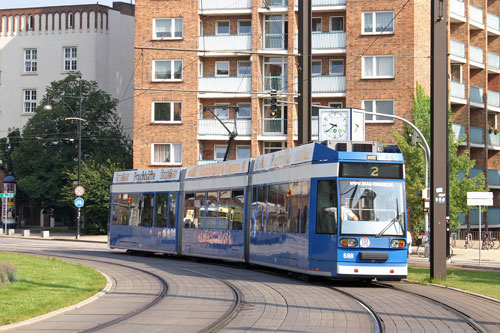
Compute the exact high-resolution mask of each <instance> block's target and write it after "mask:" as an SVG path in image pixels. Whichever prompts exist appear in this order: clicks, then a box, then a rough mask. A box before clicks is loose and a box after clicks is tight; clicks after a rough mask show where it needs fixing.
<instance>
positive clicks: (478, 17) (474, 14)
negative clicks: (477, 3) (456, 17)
mask: <svg viewBox="0 0 500 333" xmlns="http://www.w3.org/2000/svg"><path fill="white" fill-rule="evenodd" d="M469 19H470V20H471V22H475V23H477V24H483V10H482V9H481V8H477V7H474V6H472V5H469Z"/></svg>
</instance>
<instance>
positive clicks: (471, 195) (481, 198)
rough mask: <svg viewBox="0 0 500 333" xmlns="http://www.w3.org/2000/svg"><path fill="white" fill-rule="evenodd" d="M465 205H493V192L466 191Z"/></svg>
mask: <svg viewBox="0 0 500 333" xmlns="http://www.w3.org/2000/svg"><path fill="white" fill-rule="evenodd" d="M467 206H493V192H467Z"/></svg>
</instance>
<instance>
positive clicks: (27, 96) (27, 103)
mask: <svg viewBox="0 0 500 333" xmlns="http://www.w3.org/2000/svg"><path fill="white" fill-rule="evenodd" d="M23 106H24V107H23V112H24V113H35V109H36V90H31V89H27V90H23Z"/></svg>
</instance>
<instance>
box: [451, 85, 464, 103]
mask: <svg viewBox="0 0 500 333" xmlns="http://www.w3.org/2000/svg"><path fill="white" fill-rule="evenodd" d="M450 96H451V97H456V98H461V99H465V84H463V83H460V82H455V81H451V82H450Z"/></svg>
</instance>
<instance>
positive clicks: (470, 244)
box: [465, 233, 474, 249]
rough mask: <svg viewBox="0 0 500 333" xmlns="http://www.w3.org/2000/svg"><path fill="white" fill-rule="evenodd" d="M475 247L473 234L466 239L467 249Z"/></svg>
mask: <svg viewBox="0 0 500 333" xmlns="http://www.w3.org/2000/svg"><path fill="white" fill-rule="evenodd" d="M473 246H474V240H473V239H472V234H471V233H468V234H467V237H465V248H466V249H472V247H473Z"/></svg>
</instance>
